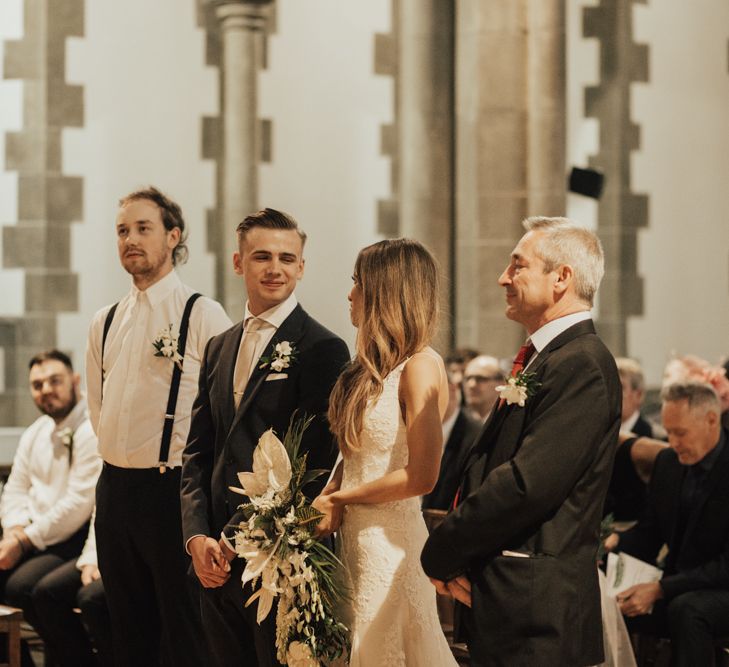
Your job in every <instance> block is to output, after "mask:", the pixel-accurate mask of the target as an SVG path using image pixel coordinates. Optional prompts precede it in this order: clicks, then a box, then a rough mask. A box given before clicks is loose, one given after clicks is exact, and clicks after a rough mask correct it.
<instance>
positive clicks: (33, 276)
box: [25, 271, 78, 313]
mask: <svg viewBox="0 0 729 667" xmlns="http://www.w3.org/2000/svg"><path fill="white" fill-rule="evenodd" d="M25 309H26V310H27V311H29V312H54V313H57V312H77V311H78V275H76V274H75V273H67V272H61V271H54V272H50V271H43V272H42V273H36V272H31V271H29V272H28V273H27V274H26V277H25Z"/></svg>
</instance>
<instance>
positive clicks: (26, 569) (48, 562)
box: [0, 523, 89, 665]
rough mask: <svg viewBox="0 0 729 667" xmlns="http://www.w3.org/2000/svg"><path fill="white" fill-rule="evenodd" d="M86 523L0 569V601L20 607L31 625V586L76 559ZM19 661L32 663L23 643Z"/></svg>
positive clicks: (1, 646)
mask: <svg viewBox="0 0 729 667" xmlns="http://www.w3.org/2000/svg"><path fill="white" fill-rule="evenodd" d="M88 530H89V524H88V523H86V524H84V525H83V526H82V527H81V528H79V530H78V531H76V533H74V534H73V535H72V536H71V537H69V538H68V539H67V540H66V541H64V542H60V543H59V544H53V545H51V546H49V547H48V548H47V549H46V550H45V551H38V552H35V553H30V554H28V555H27V556H25V557H24V558H23V560H21V561H20V562H19V563H18V564H17V565H16V566H15V567H14V568H13V569H12V570H2V571H0V600H2V601H3V602H4V603H6V604H9V605H12V606H13V607H20V609H22V610H23V616H24V617H25V620H26V621H28V623H30V624H31V625H32V626H33V627H37V626H38V624H39V623H38V618H37V616H36V613H35V608H34V606H33V589H34V588H35V586H36V584H37V583H38V582H39V581H40V580H41V579H42V578H43V577H44V576H45V575H47V574H48V573H49V572H51V571H53V570H55V569H56V568H57V567H58V566H59V565H63V563H65V562H66V561H67V560H69V559H71V558H78V557H79V555H80V554H81V549H83V546H84V542H85V541H86V535H87V534H88ZM5 653H6V646H5V642H0V659H3V658H4V657H5ZM23 664H24V665H26V664H33V662H32V660H31V659H30V653H29V652H28V649H27V646H25V644H24V645H23Z"/></svg>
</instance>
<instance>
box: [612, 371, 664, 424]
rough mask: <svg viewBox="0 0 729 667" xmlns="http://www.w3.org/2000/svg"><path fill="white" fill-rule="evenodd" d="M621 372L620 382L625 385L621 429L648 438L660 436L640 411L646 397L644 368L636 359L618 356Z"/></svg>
mask: <svg viewBox="0 0 729 667" xmlns="http://www.w3.org/2000/svg"><path fill="white" fill-rule="evenodd" d="M615 363H616V365H617V367H618V373H619V374H620V384H621V385H622V387H623V409H622V415H621V417H620V418H621V420H622V422H621V424H620V431H621V432H624V433H634V434H635V435H639V436H641V435H642V436H645V437H647V438H655V437H658V435H659V433H658V432H657V431H656V430H654V426H653V424H651V423H650V422H649V421H648V420H647V419H645V417H643V415H641V413H640V409H641V407H642V406H643V400H644V399H645V380H644V378H643V369H642V368H641V367H640V364H639V363H638V362H637V361H635V359H628V358H627V357H618V358H616V359H615Z"/></svg>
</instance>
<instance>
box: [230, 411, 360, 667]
mask: <svg viewBox="0 0 729 667" xmlns="http://www.w3.org/2000/svg"><path fill="white" fill-rule="evenodd" d="M310 422H311V419H308V420H297V421H294V420H293V418H292V421H291V424H290V425H289V429H288V431H287V432H286V435H285V437H284V441H283V442H281V441H280V440H279V439H278V438H277V437H276V435H275V434H274V432H273V430H272V429H269V430H268V431H266V432H265V433H264V434H263V435H262V436H261V437H260V439H259V440H258V445H257V446H256V449H255V451H254V452H253V472H241V473H238V480H239V481H240V484H241V488H233V487H231V490H232V491H235V492H236V493H240V494H241V495H245V496H247V497H248V502H247V503H245V504H243V505H241V506H240V509H241V510H242V511H243V514H244V520H243V521H241V523H240V524H239V526H238V530H237V532H236V535H235V550H236V553H237V554H238V556H240V557H241V558H245V559H246V561H247V563H246V567H245V570H244V571H243V577H242V583H243V585H244V586H245V584H246V583H247V582H249V581H250V582H252V584H251V585H252V588H253V589H254V591H255V592H254V593H253V595H252V596H251V597H250V598H249V599H248V602H247V603H246V606H248V605H250V604H252V603H253V602H254V601H256V600H258V609H257V614H256V618H257V621H258V623H261V622H262V621H263V619H265V618H266V616H268V614H269V612H270V611H271V608H272V606H273V601H274V599H275V598H278V610H277V612H276V657H277V658H278V661H279V662H280V663H281V664H282V665H285V664H288V665H290V666H292V667H293V666H297V667H314V666H318V665H331V664H334V663H335V662H337V661H338V660H340V659H344V658H346V656H347V654H348V652H349V630H348V629H347V627H346V626H344V625H343V624H342V623H340V622H338V621H337V620H336V618H335V607H336V605H337V603H338V602H340V601H341V600H342V599H343V597H344V593H343V591H342V589H341V584H340V583H339V581H338V576H337V575H338V568H339V567H341V562H340V561H339V559H338V558H337V557H336V556H335V555H334V554H333V553H332V552H331V550H330V549H328V548H327V547H326V546H325V545H324V544H322V543H321V542H320V541H318V540H317V539H316V538H315V537H314V528H315V526H316V524H317V523H318V522H319V519H321V518H322V516H323V515H322V514H321V513H320V512H318V511H317V510H315V509H314V508H313V507H312V506H311V504H310V503H309V501H308V500H307V499H306V497H305V496H304V494H303V492H302V489H303V487H304V486H306V484H308V483H309V482H311V481H312V480H314V479H316V478H317V477H319V476H320V475H322V474H324V473H325V472H326V471H325V470H307V469H306V454H299V447H300V444H301V436H302V435H303V433H304V430H305V429H306V427H307V426H308V425H309V423H310ZM256 586H258V588H257V589H256Z"/></svg>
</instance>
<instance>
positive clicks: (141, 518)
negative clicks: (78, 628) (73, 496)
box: [96, 463, 207, 667]
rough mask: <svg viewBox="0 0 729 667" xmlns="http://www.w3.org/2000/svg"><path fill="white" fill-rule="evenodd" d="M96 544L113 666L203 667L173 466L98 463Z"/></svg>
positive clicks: (194, 589) (195, 595)
mask: <svg viewBox="0 0 729 667" xmlns="http://www.w3.org/2000/svg"><path fill="white" fill-rule="evenodd" d="M96 544H97V552H98V557H99V569H100V570H101V575H102V577H103V579H104V588H105V590H106V598H107V603H108V605H109V613H110V615H111V628H112V643H113V646H114V664H115V665H120V666H123V667H140V666H142V665H170V666H172V665H175V666H176V667H179V666H184V665H190V667H199V666H200V665H205V664H207V661H206V660H205V656H204V654H203V650H202V628H201V625H200V607H199V603H198V588H199V587H198V585H197V580H193V579H192V578H191V577H190V576H188V567H189V564H190V560H189V557H188V556H187V554H185V551H184V546H183V542H182V519H181V515H180V468H176V469H174V470H167V471H166V472H165V473H164V474H160V472H159V470H158V469H156V468H149V469H129V468H117V467H115V466H112V465H109V464H108V463H105V464H104V468H103V470H102V471H101V476H100V477H99V483H98V485H97V487H96Z"/></svg>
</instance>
